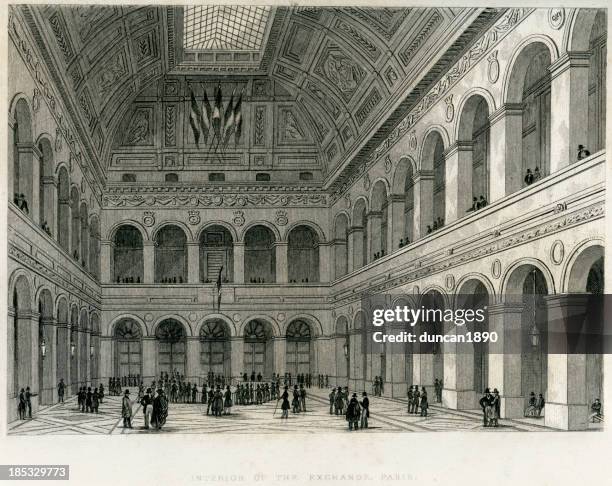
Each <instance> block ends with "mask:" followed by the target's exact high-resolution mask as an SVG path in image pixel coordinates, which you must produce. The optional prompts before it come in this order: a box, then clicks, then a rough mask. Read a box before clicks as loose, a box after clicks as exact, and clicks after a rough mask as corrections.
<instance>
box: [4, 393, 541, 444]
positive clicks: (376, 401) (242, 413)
mask: <svg viewBox="0 0 612 486" xmlns="http://www.w3.org/2000/svg"><path fill="white" fill-rule="evenodd" d="M135 391H136V390H132V397H133V396H134V393H135ZM308 393H309V396H308V398H307V402H306V405H307V408H308V411H307V412H306V413H301V414H292V413H289V419H288V420H281V419H280V410H275V407H276V402H269V403H266V404H263V405H251V406H236V407H233V409H232V414H231V415H229V416H222V417H213V416H207V415H206V407H205V406H204V405H200V404H172V403H171V404H170V410H169V415H168V420H167V422H166V425H165V426H164V428H163V429H162V430H161V432H159V431H155V430H145V429H144V419H143V414H142V410H141V407H140V406H139V405H134V419H133V421H132V425H133V429H124V428H123V423H122V419H121V397H105V399H104V403H103V404H101V405H100V413H99V414H97V415H96V414H90V413H81V412H79V411H78V409H77V406H76V399H75V398H71V399H70V400H68V401H67V402H66V403H65V404H57V405H52V406H49V407H46V408H44V409H43V410H41V411H40V412H39V413H38V414H37V415H36V416H35V417H34V418H33V419H31V420H24V421H16V422H13V423H11V424H10V425H9V434H14V435H42V434H61V435H66V434H167V433H172V432H178V433H183V434H204V433H206V434H210V433H234V434H235V433H238V434H240V433H244V434H252V433H260V434H261V433H263V434H276V433H296V432H297V433H313V434H314V433H321V432H344V431H347V428H348V427H347V422H346V421H345V420H344V418H343V417H340V416H336V415H330V414H329V405H328V401H327V393H328V392H327V391H326V390H319V389H317V388H312V389H310V390H309V392H308ZM370 411H371V418H370V427H369V429H368V430H366V431H359V432H358V433H378V432H440V431H482V432H490V431H493V430H503V431H510V432H518V431H547V430H552V429H548V428H546V427H544V426H543V420H541V422H539V423H527V422H525V421H514V420H500V428H498V429H490V428H484V427H482V419H481V416H480V414H479V413H478V411H457V410H449V409H445V408H441V407H437V406H431V407H430V409H429V416H428V417H420V416H418V415H409V414H407V413H406V404H405V402H402V401H401V400H394V399H388V398H378V397H370Z"/></svg>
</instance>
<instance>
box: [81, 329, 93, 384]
mask: <svg viewBox="0 0 612 486" xmlns="http://www.w3.org/2000/svg"><path fill="white" fill-rule="evenodd" d="M79 334H80V336H79V346H80V348H79V350H80V354H79V365H80V370H79V380H80V383H81V385H82V386H89V385H90V383H91V381H90V379H91V378H90V362H89V359H90V358H89V355H90V352H89V338H90V334H89V331H81V332H79Z"/></svg>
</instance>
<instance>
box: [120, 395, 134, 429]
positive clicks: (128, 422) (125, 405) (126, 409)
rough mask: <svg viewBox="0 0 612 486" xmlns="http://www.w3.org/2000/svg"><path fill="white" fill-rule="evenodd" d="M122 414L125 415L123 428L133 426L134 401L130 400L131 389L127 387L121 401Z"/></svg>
mask: <svg viewBox="0 0 612 486" xmlns="http://www.w3.org/2000/svg"><path fill="white" fill-rule="evenodd" d="M121 416H122V417H123V428H124V429H125V428H128V429H131V428H132V402H131V401H130V390H128V389H126V390H125V393H124V395H123V399H122V401H121Z"/></svg>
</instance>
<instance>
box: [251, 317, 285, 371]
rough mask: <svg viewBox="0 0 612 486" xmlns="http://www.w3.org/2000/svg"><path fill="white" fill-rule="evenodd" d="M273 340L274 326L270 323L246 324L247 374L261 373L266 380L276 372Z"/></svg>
mask: <svg viewBox="0 0 612 486" xmlns="http://www.w3.org/2000/svg"><path fill="white" fill-rule="evenodd" d="M272 339H273V333H272V326H271V325H270V324H269V323H268V322H266V321H264V320H262V319H253V320H251V321H249V322H248V323H247V324H246V326H245V328H244V369H245V371H246V372H247V373H249V372H250V373H255V375H258V374H259V373H261V374H262V376H263V377H264V378H265V377H269V376H271V375H272V373H273V372H275V371H274V354H273V350H272ZM276 372H278V370H277V371H276Z"/></svg>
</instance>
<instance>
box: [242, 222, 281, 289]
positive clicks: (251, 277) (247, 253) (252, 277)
mask: <svg viewBox="0 0 612 486" xmlns="http://www.w3.org/2000/svg"><path fill="white" fill-rule="evenodd" d="M277 242H278V239H277V236H276V233H274V232H273V231H272V230H271V229H270V226H269V225H262V224H256V225H251V226H250V227H249V228H248V230H247V231H246V232H245V233H244V281H245V283H270V282H272V283H274V282H276V243H277Z"/></svg>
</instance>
